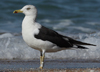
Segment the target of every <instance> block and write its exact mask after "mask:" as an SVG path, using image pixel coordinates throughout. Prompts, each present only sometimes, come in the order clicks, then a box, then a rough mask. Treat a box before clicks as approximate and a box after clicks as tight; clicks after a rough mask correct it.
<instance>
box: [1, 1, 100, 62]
mask: <svg viewBox="0 0 100 72" xmlns="http://www.w3.org/2000/svg"><path fill="white" fill-rule="evenodd" d="M27 4H32V5H35V6H36V8H37V10H38V13H37V19H36V21H37V22H39V23H40V24H41V25H44V26H46V27H48V28H50V29H53V30H55V31H57V32H59V33H60V34H63V35H66V36H69V37H72V38H74V39H76V40H79V41H82V42H87V43H91V44H95V45H96V46H86V47H88V48H89V49H85V50H83V49H75V50H63V51H59V52H55V53H46V58H49V59H85V60H89V59H91V60H99V59H100V1H99V0H81V1H79V0H48V1H47V0H40V1H38V0H37V1H36V0H31V1H28V0H24V1H21V0H2V1H1V2H0V59H11V60H12V59H24V60H25V59H26V60H27V59H37V58H39V56H40V53H39V51H37V50H35V49H32V48H30V47H29V46H28V45H27V44H26V43H25V42H24V41H23V39H22V37H21V23H22V20H23V18H24V14H13V11H14V10H16V9H21V8H22V7H23V6H24V5H27Z"/></svg>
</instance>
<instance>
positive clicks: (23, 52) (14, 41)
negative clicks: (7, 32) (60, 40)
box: [0, 33, 100, 59]
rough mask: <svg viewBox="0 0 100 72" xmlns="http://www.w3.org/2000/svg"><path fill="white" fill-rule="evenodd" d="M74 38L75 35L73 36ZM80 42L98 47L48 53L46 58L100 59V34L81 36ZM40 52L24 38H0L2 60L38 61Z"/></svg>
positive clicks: (0, 56)
mask: <svg viewBox="0 0 100 72" xmlns="http://www.w3.org/2000/svg"><path fill="white" fill-rule="evenodd" d="M73 36H74V35H73ZM77 37H79V38H81V39H79V40H81V41H83V42H87V43H91V44H95V45H97V46H86V47H88V48H89V49H85V50H83V49H76V50H63V51H59V52H55V53H46V58H50V59H52V58H54V59H57V58H63V59H64V58H67V59H100V33H95V34H90V35H89V34H79V35H77ZM39 56H40V53H39V51H37V50H35V49H32V48H30V47H28V45H27V44H26V43H25V42H24V41H23V39H22V37H15V36H13V37H7V38H0V59H36V58H39Z"/></svg>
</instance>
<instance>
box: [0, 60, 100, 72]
mask: <svg viewBox="0 0 100 72" xmlns="http://www.w3.org/2000/svg"><path fill="white" fill-rule="evenodd" d="M38 67H39V60H38V59H37V60H0V72H96V71H97V72H100V62H99V60H98V61H89V60H88V61H84V60H79V61H75V60H74V61H71V60H69V61H68V60H45V65H44V69H43V70H40V69H38Z"/></svg>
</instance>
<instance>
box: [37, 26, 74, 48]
mask: <svg viewBox="0 0 100 72" xmlns="http://www.w3.org/2000/svg"><path fill="white" fill-rule="evenodd" d="M35 37H36V38H37V39H41V40H44V41H50V42H52V43H54V44H56V45H57V46H59V47H66V48H68V47H72V46H73V44H71V43H70V42H69V41H68V40H65V39H64V38H63V36H62V35H60V34H58V33H57V32H55V31H53V30H51V29H48V28H46V27H44V26H42V27H41V28H40V29H39V34H36V35H35Z"/></svg>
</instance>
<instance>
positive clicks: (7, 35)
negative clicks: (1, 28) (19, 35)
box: [0, 33, 13, 38]
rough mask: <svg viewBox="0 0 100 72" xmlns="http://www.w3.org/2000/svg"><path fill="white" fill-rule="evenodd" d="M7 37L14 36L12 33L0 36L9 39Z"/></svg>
mask: <svg viewBox="0 0 100 72" xmlns="http://www.w3.org/2000/svg"><path fill="white" fill-rule="evenodd" d="M7 37H13V35H12V34H11V33H4V34H2V35H0V38H7Z"/></svg>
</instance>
